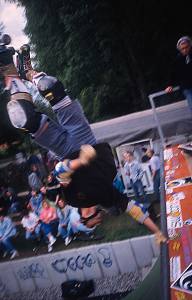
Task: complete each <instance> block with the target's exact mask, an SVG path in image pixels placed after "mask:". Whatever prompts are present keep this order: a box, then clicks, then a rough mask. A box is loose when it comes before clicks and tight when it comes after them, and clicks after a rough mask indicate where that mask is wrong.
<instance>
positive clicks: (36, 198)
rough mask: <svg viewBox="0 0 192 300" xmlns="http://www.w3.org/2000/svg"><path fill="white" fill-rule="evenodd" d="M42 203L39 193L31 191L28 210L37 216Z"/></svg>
mask: <svg viewBox="0 0 192 300" xmlns="http://www.w3.org/2000/svg"><path fill="white" fill-rule="evenodd" d="M42 201H43V196H42V194H41V193H39V192H37V191H36V190H32V191H31V198H30V200H29V204H28V208H31V210H32V211H33V212H34V213H35V214H36V215H37V216H39V214H40V211H41V208H42Z"/></svg>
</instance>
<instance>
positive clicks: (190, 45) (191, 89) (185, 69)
mask: <svg viewBox="0 0 192 300" xmlns="http://www.w3.org/2000/svg"><path fill="white" fill-rule="evenodd" d="M177 50H178V51H179V53H178V55H177V57H176V60H175V64H174V66H173V70H172V76H171V78H170V84H169V86H168V87H167V88H166V89H165V91H166V93H171V92H172V91H173V85H179V86H180V88H181V89H182V91H183V94H184V96H185V97H186V99H187V101H188V105H189V108H190V111H191V114H192V40H191V39H190V38H189V37H188V36H183V37H181V38H180V39H179V40H178V42H177Z"/></svg>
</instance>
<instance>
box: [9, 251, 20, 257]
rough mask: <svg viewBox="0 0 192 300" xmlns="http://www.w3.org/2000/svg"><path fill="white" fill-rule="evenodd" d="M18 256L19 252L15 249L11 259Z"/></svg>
mask: <svg viewBox="0 0 192 300" xmlns="http://www.w3.org/2000/svg"><path fill="white" fill-rule="evenodd" d="M17 256H19V253H18V252H17V251H16V250H15V251H13V253H12V255H11V257H10V259H14V258H15V257H17Z"/></svg>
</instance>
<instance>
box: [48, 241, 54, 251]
mask: <svg viewBox="0 0 192 300" xmlns="http://www.w3.org/2000/svg"><path fill="white" fill-rule="evenodd" d="M52 250H53V247H52V245H51V244H50V243H49V244H48V252H51V251H52Z"/></svg>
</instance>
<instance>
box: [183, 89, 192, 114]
mask: <svg viewBox="0 0 192 300" xmlns="http://www.w3.org/2000/svg"><path fill="white" fill-rule="evenodd" d="M183 94H184V96H185V97H186V99H187V102H188V106H189V109H190V111H191V114H192V88H191V89H184V90H183Z"/></svg>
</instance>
